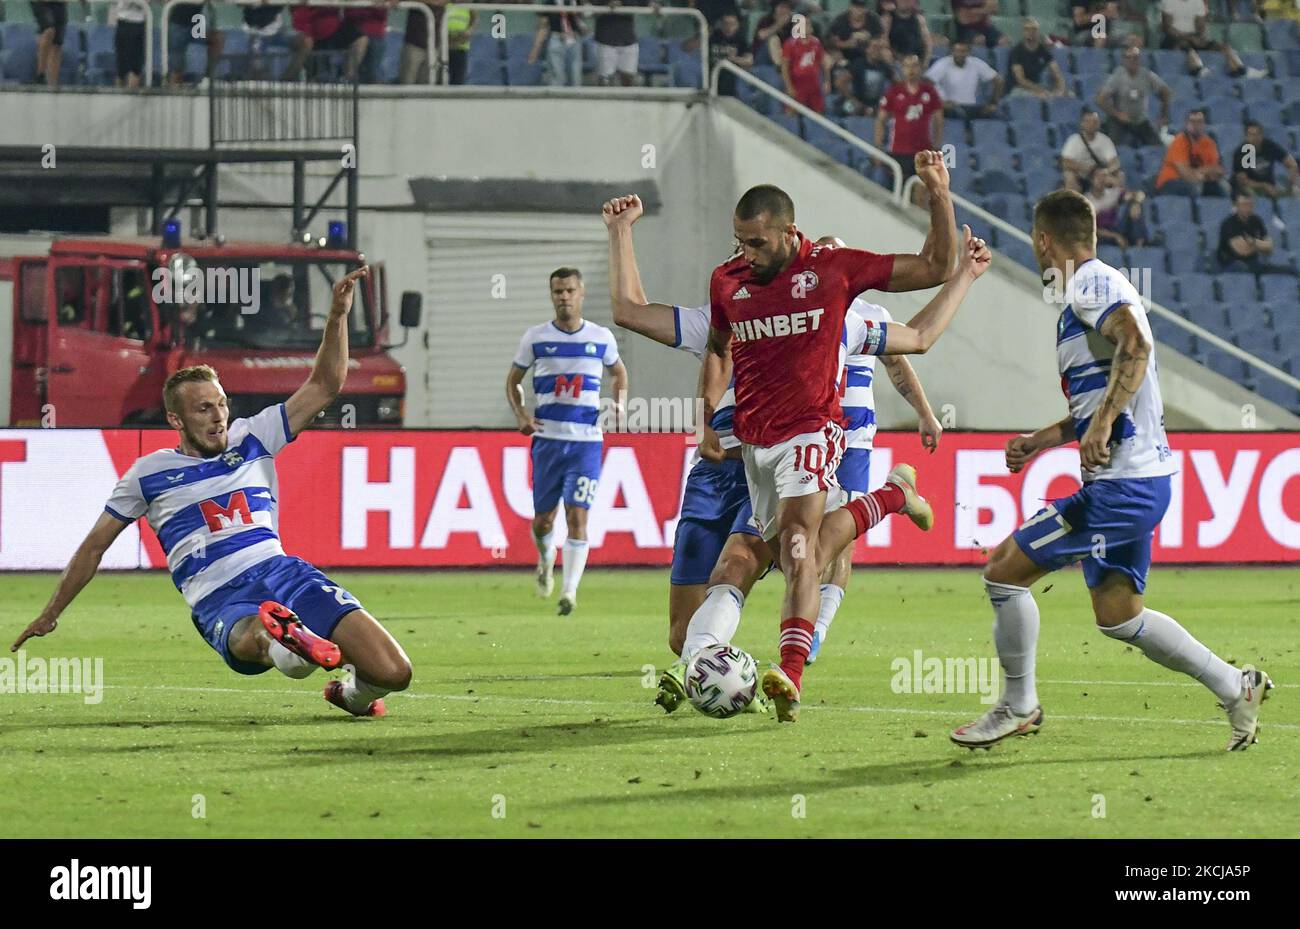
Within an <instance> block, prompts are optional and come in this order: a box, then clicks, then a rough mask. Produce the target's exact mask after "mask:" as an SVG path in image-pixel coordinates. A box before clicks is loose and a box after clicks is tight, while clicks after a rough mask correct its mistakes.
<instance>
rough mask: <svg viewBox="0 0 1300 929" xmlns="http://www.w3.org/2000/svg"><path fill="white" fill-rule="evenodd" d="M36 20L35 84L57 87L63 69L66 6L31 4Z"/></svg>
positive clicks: (66, 20) (58, 1)
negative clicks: (60, 71)
mask: <svg viewBox="0 0 1300 929" xmlns="http://www.w3.org/2000/svg"><path fill="white" fill-rule="evenodd" d="M32 16H33V17H34V18H35V20H36V83H38V84H45V85H46V86H48V87H58V86H59V70H60V69H61V68H62V67H63V34H64V33H65V32H66V31H67V29H68V5H67V4H66V3H64V2H62V0H57V2H56V0H50V2H47V3H37V2H33V3H32Z"/></svg>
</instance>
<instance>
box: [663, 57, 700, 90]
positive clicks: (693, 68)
mask: <svg viewBox="0 0 1300 929" xmlns="http://www.w3.org/2000/svg"><path fill="white" fill-rule="evenodd" d="M670 67H671V71H670V74H671V79H672V83H673V86H674V87H699V88H702V87H703V86H704V84H703V80H704V78H703V69H702V68H701V67H700V60H699V59H698V58H695V59H693V60H692V59H691V58H681V59H678V60H677V61H674V62H673V63H672V65H671V66H670Z"/></svg>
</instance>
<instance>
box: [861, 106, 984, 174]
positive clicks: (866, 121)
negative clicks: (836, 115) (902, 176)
mask: <svg viewBox="0 0 1300 929" xmlns="http://www.w3.org/2000/svg"><path fill="white" fill-rule="evenodd" d="M844 128H845V129H847V130H848V131H849V132H851V133H853V134H854V135H855V136H857V137H858V138H859V139H865V140H867V141H868V142H870V141H871V140H872V139H874V138H875V132H876V121H875V120H874V119H872V118H871V117H870V116H850V117H848V118H847V119H845V120H844ZM960 167H961V166H960V165H958V169H959V170H960Z"/></svg>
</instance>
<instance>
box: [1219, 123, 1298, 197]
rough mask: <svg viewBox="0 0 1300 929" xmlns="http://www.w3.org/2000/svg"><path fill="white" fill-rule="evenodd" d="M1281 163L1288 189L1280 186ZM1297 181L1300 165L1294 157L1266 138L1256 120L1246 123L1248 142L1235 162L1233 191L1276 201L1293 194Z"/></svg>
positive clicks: (1233, 163) (1234, 158)
mask: <svg viewBox="0 0 1300 929" xmlns="http://www.w3.org/2000/svg"><path fill="white" fill-rule="evenodd" d="M1279 163H1281V164H1282V166H1283V167H1285V168H1286V184H1285V185H1282V184H1278V183H1277V166H1278V164H1279ZM1298 180H1300V165H1297V164H1296V160H1295V156H1293V155H1292V154H1291V153H1290V152H1288V151H1287V150H1286V149H1285V148H1283V147H1282V146H1280V145H1278V144H1277V143H1276V142H1274V141H1273V140H1272V139H1270V138H1267V137H1265V135H1264V127H1263V126H1261V125H1260V124H1259V123H1257V122H1255V120H1253V119H1252V120H1251V121H1250V122H1248V123H1246V140H1245V141H1244V142H1242V143H1241V147H1240V148H1238V149H1237V154H1236V155H1235V156H1234V157H1233V160H1232V187H1233V190H1234V191H1236V192H1239V193H1240V192H1243V191H1244V192H1246V193H1251V194H1255V195H1257V196H1261V197H1268V198H1269V199H1271V200H1276V199H1277V198H1278V197H1289V196H1291V195H1292V194H1294V193H1295V192H1296V188H1297V181H1298Z"/></svg>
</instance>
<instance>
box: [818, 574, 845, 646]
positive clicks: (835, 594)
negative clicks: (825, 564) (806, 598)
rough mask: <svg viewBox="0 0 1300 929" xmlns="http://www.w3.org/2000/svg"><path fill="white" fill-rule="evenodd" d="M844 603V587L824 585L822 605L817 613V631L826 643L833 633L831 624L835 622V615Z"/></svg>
mask: <svg viewBox="0 0 1300 929" xmlns="http://www.w3.org/2000/svg"><path fill="white" fill-rule="evenodd" d="M843 602H844V588H843V587H840V586H838V585H836V584H822V605H821V609H820V610H819V611H818V612H817V624H816V630H817V632H818V633H820V636H821V640H822V641H823V642H825V641H826V636H827V635H828V634H829V633H830V631H831V623H832V622H833V621H834V620H835V613H836V611H837V610H839V608H840V604H841V603H843Z"/></svg>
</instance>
